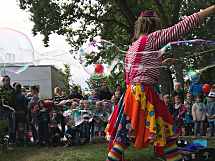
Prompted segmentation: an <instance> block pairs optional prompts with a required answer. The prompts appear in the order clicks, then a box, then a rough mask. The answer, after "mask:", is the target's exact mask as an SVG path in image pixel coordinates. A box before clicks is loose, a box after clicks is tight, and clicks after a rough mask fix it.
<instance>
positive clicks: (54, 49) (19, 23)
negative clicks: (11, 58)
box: [0, 0, 92, 87]
mask: <svg viewBox="0 0 215 161" xmlns="http://www.w3.org/2000/svg"><path fill="white" fill-rule="evenodd" d="M0 27H9V28H12V29H15V30H18V31H20V32H22V33H24V34H25V35H27V36H28V37H29V39H30V40H31V42H32V44H33V46H34V50H35V54H42V53H44V52H48V54H49V55H50V57H51V55H52V54H54V55H56V53H57V54H60V53H62V54H63V53H64V54H65V52H66V51H69V49H70V47H69V45H68V44H67V43H66V41H65V39H64V37H63V36H59V35H52V36H51V37H50V43H49V45H50V46H49V47H48V48H45V47H44V45H43V42H42V38H43V36H42V35H38V36H36V37H33V35H32V32H31V30H32V27H33V22H31V21H30V20H29V13H27V12H25V11H23V10H21V9H19V6H18V4H17V0H1V1H0ZM56 59H60V60H65V62H66V63H70V64H72V65H71V68H72V75H73V77H72V78H73V80H74V81H75V82H76V83H79V84H81V85H82V86H84V87H86V84H85V80H86V79H87V78H89V72H88V73H86V71H84V70H83V69H82V68H81V66H80V64H78V63H77V62H76V61H75V60H74V59H73V58H72V56H70V55H69V54H68V55H66V54H65V55H62V56H59V58H56ZM42 63H45V64H47V63H51V64H57V65H58V66H61V65H62V64H63V63H62V61H57V60H55V61H43V62H42ZM91 70H92V69H91Z"/></svg>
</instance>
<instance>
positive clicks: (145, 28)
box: [107, 5, 215, 161]
mask: <svg viewBox="0 0 215 161" xmlns="http://www.w3.org/2000/svg"><path fill="white" fill-rule="evenodd" d="M213 13H215V5H213V6H211V7H209V8H207V9H204V10H201V11H200V12H198V13H194V14H193V15H191V16H187V17H185V18H184V19H183V20H182V21H180V22H179V23H177V24H176V25H174V26H172V27H169V28H167V29H161V22H160V18H159V17H158V15H157V14H156V12H154V11H151V10H150V11H144V12H141V14H140V16H139V17H138V19H137V21H136V23H135V26H134V38H133V41H134V42H133V43H132V45H131V46H130V48H129V50H128V52H127V54H126V56H125V75H126V85H127V89H126V92H125V94H124V95H123V98H121V101H120V102H119V109H118V110H119V111H118V112H117V113H118V116H117V117H116V118H115V119H111V122H110V124H112V125H113V124H114V126H111V127H112V128H114V129H115V130H113V129H111V130H110V131H113V132H112V133H109V134H110V137H109V139H110V142H109V153H108V157H107V161H122V160H124V158H123V155H124V151H125V149H126V148H127V147H128V145H129V143H130V139H131V137H130V135H133V136H134V145H135V147H136V148H144V147H147V145H149V144H150V143H154V146H155V152H156V154H157V155H159V156H164V153H165V152H166V151H165V149H164V148H165V147H168V146H170V145H172V144H173V143H174V142H171V139H172V136H174V133H173V131H172V125H173V118H172V116H171V114H170V113H169V112H168V109H167V107H166V105H165V103H164V102H163V101H162V100H161V99H160V97H159V93H158V91H157V90H156V89H157V88H156V86H157V84H158V82H159V68H160V65H161V64H162V61H163V60H162V54H161V52H159V49H161V48H162V47H163V46H164V45H166V44H168V43H169V42H172V41H177V40H178V39H179V38H180V37H181V36H183V35H185V34H186V33H188V32H190V31H191V30H192V29H193V28H195V27H197V26H198V25H199V24H200V23H201V21H202V20H203V19H204V18H205V17H207V16H209V15H210V14H213ZM107 131H108V129H107ZM110 131H109V132H110ZM173 140H174V139H173ZM169 157H170V158H171V159H173V160H179V159H180V158H179V156H174V155H170V156H169ZM170 158H168V157H167V159H170Z"/></svg>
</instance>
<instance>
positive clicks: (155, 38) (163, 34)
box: [148, 13, 200, 50]
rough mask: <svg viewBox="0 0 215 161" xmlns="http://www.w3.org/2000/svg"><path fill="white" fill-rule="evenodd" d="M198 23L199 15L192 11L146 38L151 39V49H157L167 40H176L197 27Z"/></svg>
mask: <svg viewBox="0 0 215 161" xmlns="http://www.w3.org/2000/svg"><path fill="white" fill-rule="evenodd" d="M199 23H200V17H199V15H198V13H194V14H193V15H191V16H187V17H186V18H184V19H183V20H182V21H180V22H179V23H177V24H176V25H174V26H172V27H169V28H166V29H163V30H159V31H156V32H153V33H151V34H149V35H148V38H149V41H151V42H149V43H150V44H151V45H152V46H153V49H155V50H158V49H160V48H161V47H163V46H164V45H166V44H168V43H169V42H172V41H177V40H178V39H179V38H180V37H181V36H183V35H185V34H186V33H188V32H189V31H191V30H192V29H193V28H195V27H197V26H198V25H199Z"/></svg>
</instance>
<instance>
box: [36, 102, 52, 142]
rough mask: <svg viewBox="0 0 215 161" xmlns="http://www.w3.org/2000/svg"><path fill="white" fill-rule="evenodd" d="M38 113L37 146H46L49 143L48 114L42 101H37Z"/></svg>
mask: <svg viewBox="0 0 215 161" xmlns="http://www.w3.org/2000/svg"><path fill="white" fill-rule="evenodd" d="M38 104H39V112H38V115H37V117H38V134H39V144H40V145H47V144H48V142H49V131H48V130H49V127H48V124H49V113H48V109H47V108H46V107H45V106H44V102H43V101H39V103H38Z"/></svg>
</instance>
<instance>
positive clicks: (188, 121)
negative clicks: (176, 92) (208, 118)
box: [184, 93, 193, 136]
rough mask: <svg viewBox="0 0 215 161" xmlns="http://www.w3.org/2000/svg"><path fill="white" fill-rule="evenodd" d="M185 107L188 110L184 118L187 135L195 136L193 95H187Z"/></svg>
mask: <svg viewBox="0 0 215 161" xmlns="http://www.w3.org/2000/svg"><path fill="white" fill-rule="evenodd" d="M184 106H185V107H186V109H187V112H186V113H185V118H184V127H185V135H186V136H191V135H192V134H193V117H192V106H193V99H192V94H191V93H187V97H186V100H185V101H184Z"/></svg>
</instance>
